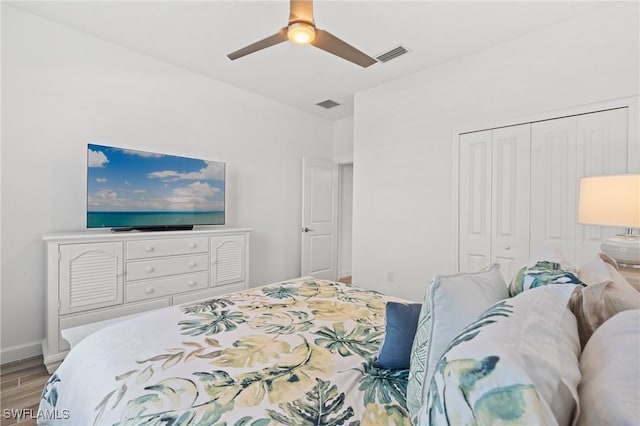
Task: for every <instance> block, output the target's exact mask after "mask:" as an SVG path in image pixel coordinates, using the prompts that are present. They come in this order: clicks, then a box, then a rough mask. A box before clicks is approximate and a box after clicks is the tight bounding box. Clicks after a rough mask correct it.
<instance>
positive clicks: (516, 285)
mask: <svg viewBox="0 0 640 426" xmlns="http://www.w3.org/2000/svg"><path fill="white" fill-rule="evenodd" d="M549 284H579V285H582V286H584V283H583V282H582V281H580V279H579V278H578V277H577V276H576V275H575V274H574V273H573V272H570V271H567V270H565V269H562V267H561V265H560V264H559V263H556V262H550V261H547V260H542V261H538V262H536V264H535V265H534V266H532V267H528V266H525V267H524V268H522V269H520V270H519V271H518V273H517V274H516V276H515V277H514V278H513V281H511V284H510V285H509V296H511V297H513V296H515V295H517V294H520V293H522V292H523V291H525V290H529V289H532V288H536V287H541V286H543V285H549Z"/></svg>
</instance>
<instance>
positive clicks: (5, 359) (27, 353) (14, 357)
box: [0, 340, 42, 364]
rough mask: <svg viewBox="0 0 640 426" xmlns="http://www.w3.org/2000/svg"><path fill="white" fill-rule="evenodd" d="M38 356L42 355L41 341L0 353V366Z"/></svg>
mask: <svg viewBox="0 0 640 426" xmlns="http://www.w3.org/2000/svg"><path fill="white" fill-rule="evenodd" d="M38 355H42V341H40V340H38V341H36V342H30V343H25V344H23V345H16V346H10V347H8V348H3V349H2V350H1V351H0V364H7V363H9V362H14V361H20V360H23V359H27V358H33V357H34V356H38Z"/></svg>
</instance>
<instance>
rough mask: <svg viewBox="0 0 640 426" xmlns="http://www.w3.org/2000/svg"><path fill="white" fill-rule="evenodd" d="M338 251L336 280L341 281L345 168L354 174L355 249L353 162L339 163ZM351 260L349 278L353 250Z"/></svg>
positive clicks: (351, 270) (351, 271)
mask: <svg viewBox="0 0 640 426" xmlns="http://www.w3.org/2000/svg"><path fill="white" fill-rule="evenodd" d="M337 164H338V250H337V254H338V262H337V267H338V276H337V277H336V279H340V278H343V277H342V276H341V275H342V272H341V271H342V269H343V268H342V266H343V265H342V254H343V250H344V247H343V245H342V236H343V232H344V231H343V228H342V227H343V225H344V217H343V214H342V208H343V205H342V199H343V197H342V195H343V189H344V188H343V183H344V167H345V166H351V169H352V174H351V209H352V212H351V219H352V220H351V231H352V232H351V241H352V244H351V246H352V247H353V161H343V162H338V163H337ZM351 259H352V263H351V268H349V276H352V274H353V249H352V250H351Z"/></svg>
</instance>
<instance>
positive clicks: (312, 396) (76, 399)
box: [39, 278, 411, 426]
mask: <svg viewBox="0 0 640 426" xmlns="http://www.w3.org/2000/svg"><path fill="white" fill-rule="evenodd" d="M388 300H397V299H394V298H390V297H387V296H384V295H382V294H380V293H377V292H374V291H369V290H364V289H360V288H357V287H352V286H348V285H345V284H341V283H336V282H331V281H324V280H314V279H308V278H307V279H299V280H294V281H289V282H283V283H278V284H273V285H267V286H263V287H258V288H254V289H250V290H246V291H242V292H237V293H231V294H228V295H226V296H222V297H219V298H215V299H210V300H203V301H198V302H195V303H190V304H184V305H179V306H173V307H170V308H165V309H160V310H156V311H152V312H148V313H146V314H143V315H141V316H138V317H135V318H132V319H127V320H125V321H122V322H119V323H116V324H113V325H111V326H109V327H107V328H104V329H102V330H100V331H98V332H96V333H94V334H92V335H90V336H88V337H86V338H85V339H84V340H83V341H82V342H80V343H79V344H78V345H77V346H76V347H74V348H73V350H72V351H71V352H70V353H69V354H68V355H67V357H66V359H65V360H64V362H63V363H62V365H61V366H60V367H59V368H58V370H57V371H56V372H55V373H54V374H53V376H52V377H51V379H50V380H49V382H48V383H47V384H46V386H45V389H44V391H43V394H42V399H41V404H40V412H42V413H52V412H54V413H56V415H53V416H43V417H53V418H40V419H39V423H40V424H73V425H92V424H93V425H101V424H109V425H114V424H117V425H133V424H142V423H144V424H148V425H154V424H172V425H187V424H189V425H192V424H193V425H196V424H199V425H228V426H231V425H237V426H240V425H243V426H244V425H252V426H260V425H267V424H285V425H310V424H322V425H354V426H355V425H363V426H364V425H373V424H375V425H380V424H384V425H410V424H411V420H410V417H409V414H408V411H407V409H406V402H405V394H406V388H407V376H408V372H407V370H385V369H381V368H377V367H375V366H374V365H373V362H372V360H373V358H374V356H375V355H376V353H377V351H378V349H379V347H380V344H381V342H382V339H383V336H384V327H385V319H384V317H385V304H386V302H387V301H388Z"/></svg>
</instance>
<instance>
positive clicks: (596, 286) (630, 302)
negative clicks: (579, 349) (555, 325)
mask: <svg viewBox="0 0 640 426" xmlns="http://www.w3.org/2000/svg"><path fill="white" fill-rule="evenodd" d="M578 277H579V278H580V280H581V281H582V282H584V283H586V284H587V287H585V288H583V289H582V291H581V292H580V293H578V294H576V295H575V297H574V299H573V300H572V309H573V313H574V314H575V315H576V317H577V319H578V330H579V332H580V340H581V342H582V346H583V347H584V345H586V344H587V342H588V340H589V338H590V337H591V335H592V334H593V333H594V331H596V330H597V329H598V327H600V326H601V325H602V324H604V323H605V322H606V321H607V320H608V319H609V318H611V317H613V316H614V315H615V314H617V313H618V312H622V311H626V310H629V309H640V292H638V291H636V289H635V288H634V287H633V286H632V285H631V284H629V282H628V281H627V280H626V279H625V278H624V277H623V276H622V275H621V274H620V273H619V272H618V271H617V270H616V269H615V267H614V266H612V265H611V264H609V263H607V262H605V261H603V260H602V259H601V258H600V257H599V256H596V257H595V259H593V260H592V261H591V262H589V263H586V264H585V265H583V266H582V267H581V268H580V270H579V271H578Z"/></svg>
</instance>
